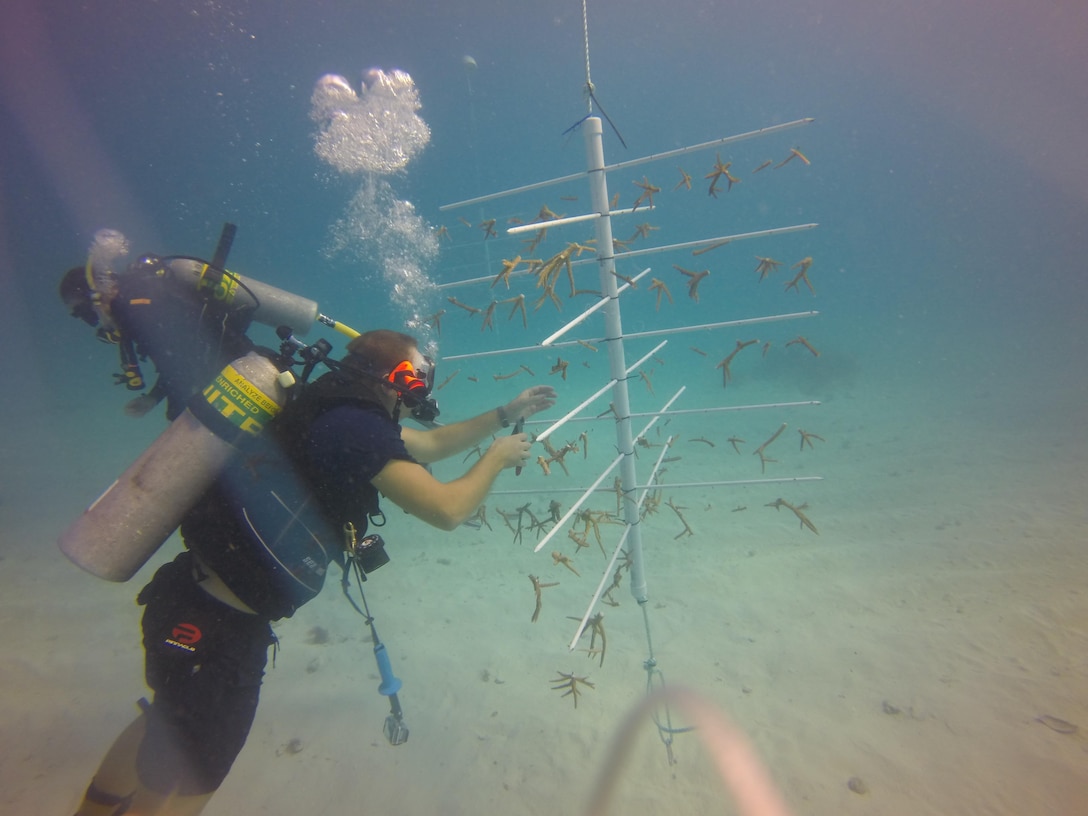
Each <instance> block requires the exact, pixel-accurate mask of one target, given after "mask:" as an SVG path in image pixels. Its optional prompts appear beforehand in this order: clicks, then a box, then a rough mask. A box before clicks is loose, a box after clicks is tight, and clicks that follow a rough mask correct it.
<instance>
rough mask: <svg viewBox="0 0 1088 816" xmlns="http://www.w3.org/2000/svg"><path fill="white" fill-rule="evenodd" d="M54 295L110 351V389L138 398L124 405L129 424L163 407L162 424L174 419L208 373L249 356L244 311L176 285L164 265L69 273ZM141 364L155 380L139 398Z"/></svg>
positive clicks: (147, 262)
mask: <svg viewBox="0 0 1088 816" xmlns="http://www.w3.org/2000/svg"><path fill="white" fill-rule="evenodd" d="M88 266H89V265H88ZM59 291H60V297H61V300H62V301H63V302H64V305H65V306H66V307H67V308H68V310H69V312H70V314H71V315H72V317H78V318H80V319H81V320H83V321H84V322H86V323H87V324H89V325H90V326H93V327H96V328H97V329H98V338H99V340H102V341H103V342H106V343H116V344H117V346H118V348H119V349H120V356H121V373H120V374H115V375H114V378H115V379H116V383H117V384H118V385H120V384H122V383H123V384H124V385H125V387H126V388H127V389H128V390H129V391H141V392H145V393H142V394H140V396H138V397H136V398H135V399H132V400H130V401H129V402H128V403H127V404H126V405H125V413H126V414H128V415H129V416H143V415H144V414H146V413H147V412H148V411H150V410H151V409H152V408H154V407H155V406H156V405H158V404H159V403H160V402H161V401H162V400H164V399H165V400H166V418H167V419H169V420H173V419H175V418H176V417H177V416H178V414H180V413H181V412H182V411H183V410H184V409H185V404H186V402H187V401H188V399H189V398H190V397H191V396H192V395H193V394H195V393H197V392H198V391H200V390H201V389H202V388H203V387H204V386H205V385H207V383H208V381H209V380H211V378H212V377H214V376H215V374H216V372H218V371H219V370H221V369H222V368H223V366H224V365H226V364H227V363H229V362H230V361H231V360H234V359H237V358H238V357H241V356H242V355H244V354H245V353H246V352H248V351H251V350H253V349H254V344H253V343H252V342H251V341H250V340H249V338H248V337H246V331H247V330H248V328H249V325H250V322H251V320H252V309H251V308H249V307H246V306H238V305H237V304H224V303H222V302H221V301H217V300H216V299H214V298H213V297H210V296H208V295H207V294H206V293H204V292H200V291H198V290H196V289H193V288H191V287H190V288H186V287H184V286H178V285H176V284H175V283H173V282H172V281H171V271H170V268H169V266H168V265H167V263H166V262H165V261H164V260H163V259H161V258H159V257H157V256H154V255H145V256H143V257H142V258H140V259H139V260H137V261H136V262H135V263H133V264H131V265H130V266H129V267H128V268H127V269H126V270H125V271H123V272H121V273H118V274H114V273H113V272H109V271H104V272H103V271H98V272H93V271H91V270H89V268H88V267H82V266H77V267H73V268H72V269H70V270H68V272H67V273H65V275H64V277H63V278H62V279H61V282H60V287H59ZM143 360H151V362H152V363H153V364H154V366H155V370H156V372H157V373H158V377H157V380H156V382H155V384H154V386H153V387H152V388H151V389H150V390H147V391H145V388H146V383H145V381H144V378H143V374H142V372H141V371H140V361H143Z"/></svg>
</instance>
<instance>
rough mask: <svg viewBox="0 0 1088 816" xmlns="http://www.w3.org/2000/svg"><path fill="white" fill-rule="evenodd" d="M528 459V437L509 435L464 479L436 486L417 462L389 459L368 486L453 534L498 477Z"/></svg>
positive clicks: (522, 434)
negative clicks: (372, 486)
mask: <svg viewBox="0 0 1088 816" xmlns="http://www.w3.org/2000/svg"><path fill="white" fill-rule="evenodd" d="M491 413H494V411H492V412H491ZM477 419H478V417H477ZM468 422H469V423H472V422H473V420H468ZM495 422H497V420H495ZM459 424H460V423H459ZM528 458H529V437H528V435H527V434H524V433H520V434H512V435H510V436H500V437H499V438H498V439H496V440H495V441H494V442H493V443H492V444H491V447H489V448H488V449H487V451H486V452H485V453H484V455H483V456H482V457H480V458H479V459H478V460H477V461H476V462H475V464H473V465H472V467H471V468H469V469H468V472H466V473H465V475H464V476H461V477H460V478H457V479H454V480H453V481H452V482H440V481H439V480H438V479H436V478H434V476H432V475H431V474H430V473H429V472H428V471H427V469H426V468H424V467H423V466H422V465H420V464H418V463H417V462H411V461H408V460H407V459H392V460H390V461H389V462H387V463H386V465H385V467H383V468H382V469H381V471H380V472H379V473H378V475H377V476H375V477H374V478H373V479H371V484H373V485H374V487H376V488H378V490H380V491H381V492H382V494H383V495H384V496H385V497H386V498H387V499H389V500H390V501H392V502H393V503H394V504H396V505H397V506H398V507H400V508H402V509H403V510H406V511H407V512H409V513H411V514H412V515H413V516H416V517H417V518H419V519H421V520H422V521H425V522H427V523H428V524H430V525H433V526H434V527H438V528H439V529H440V530H455V529H457V527H458V526H460V525H461V524H462V523H464V522H465V520H466V519H468V518H469V517H470V516H472V514H473V513H475V512H476V508H477V507H479V506H480V503H481V502H482V501H483V500H484V499H485V498H486V497H487V494H488V491H490V490H491V485H492V484H494V482H495V479H496V478H497V477H498V475H499V473H501V472H502V471H503V470H504V469H505V468H509V467H516V466H518V465H524V464H525V462H526V461H527V460H528Z"/></svg>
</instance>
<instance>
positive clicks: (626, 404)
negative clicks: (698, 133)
mask: <svg viewBox="0 0 1088 816" xmlns="http://www.w3.org/2000/svg"><path fill="white" fill-rule="evenodd" d="M812 121H814V120H813V119H811V118H806V119H798V120H795V121H792V122H786V123H784V124H781V125H774V126H771V127H767V128H761V129H759V130H754V131H748V132H747V133H741V134H738V135H736V136H728V137H725V138H722V139H717V140H714V141H711V142H704V143H701V144H698V145H692V146H690V147H685V148H679V149H677V150H671V151H667V152H665V153H659V154H651V155H650V156H646V157H643V158H641V159H634V160H631V161H627V162H621V163H619V164H615V165H611V166H606V165H605V163H604V148H603V141H602V134H603V129H602V125H601V120H600V118H598V117H596V116H590V117H588V118H587V119H585V120H584V121H583V122H582V132H583V135H584V137H585V150H586V168H587V169H586V171H585V173H574V174H571V175H568V176H562V177H560V178H555V179H550V180H548V181H543V182H538V183H536V184H530V185H525V186H522V187H517V188H514V189H510V190H505V191H503V192H498V193H492V194H490V195H486V196H480V197H478V198H472V199H467V200H465V201H460V202H456V203H453V204H446V205H443V206H442V207H440V208H439V209H440V210H442V211H446V210H451V209H455V208H458V207H463V206H468V205H470V204H481V203H484V202H487V201H493V200H496V199H499V198H503V197H505V196H508V195H514V194H516V193H523V192H530V191H533V190H538V189H542V188H544V187H548V186H551V185H554V184H559V183H562V182H566V181H574V180H577V179H579V178H582V177H583V176H584V177H586V178H587V179H588V181H589V186H590V198H591V208H592V212H590V213H586V214H584V215H579V216H572V217H568V218H561V219H553V220H551V221H540V222H535V223H533V224H526V225H522V226H519V227H514V228H511V229H509V230H508V231H507V232H508V233H509V234H517V233H519V232H526V231H530V230H534V229H540V228H551V227H558V226H563V225H565V224H571V223H582V222H586V221H593V222H594V227H595V233H596V235H595V237H596V246H597V248H598V249H597V257H596V261H597V263H598V277H599V280H600V291H601V292H602V297H601V299H600V300H599V301H598V302H597V303H595V304H593V306H591V307H590V308H589V309H587V310H586V311H585V312H583V314H582V315H580V316H579V317H578V318H575V319H574V320H572V321H570V322H569V323H567V324H566V325H565V326H563V327H562V328H561V329H560V330H558V331H557V332H555V333H554V334H552V335H551V336H550V337H548V338H547V340H545V341H543V342H541V343H540V344H539V345H537V346H527V347H521V348H506V349H496V350H492V351H486V352H477V353H470V354H462V355H451V356H449V357H446V358H444V359H445V360H449V361H452V360H457V359H467V358H472V357H484V356H490V355H494V354H507V353H512V352H518V351H535V350H540V349H544V348H548V347H551V348H558V347H562V346H566V345H574V344H575V343H577V342H578V341H570V342H569V343H556V340H557V339H558V338H559V337H561V336H562V335H563V334H565V333H566V332H568V331H570V330H571V329H573V328H574V327H575V326H577V325H579V324H580V323H581V322H583V321H584V320H585V319H586V318H588V317H589V316H590V315H591V314H593V313H594V312H596V311H598V310H602V311H603V312H604V321H605V336H604V337H603V338H599V339H597V340H595V341H594V342H597V343H603V344H606V346H607V349H608V359H609V368H610V373H611V377H610V380H609V382H608V383H607V384H606V385H605V386H604V387H603V388H601V389H600V390H598V391H597V392H596V393H594V394H593V395H592V396H591V397H590V398H589V399H587V400H585V401H584V402H582V403H581V404H580V405H579V406H578V407H577V408H575V409H574V410H573V411H571V412H569V413H568V414H567V415H566V416H564V417H563V418H562V419H560V420H559V421H558V422H555V423H552V424H551V425H550V426H549V428H548V429H547V430H546V431H545V432H544V433H543V434H541V436H539V437H537V438H538V439H539V438H543V437H544V436H546V435H548V434H551V433H553V432H554V431H555V430H557V429H558V428H559V427H560V426H561V425H563V424H565V423H566V422H568V421H570V420H572V419H575V418H576V414H577V413H578V411H580V410H582V409H583V408H584V407H586V406H587V405H589V404H590V403H592V402H593V401H594V400H595V399H597V398H598V397H600V396H601V395H602V394H603V393H604V392H605V391H607V390H608V389H609V388H611V389H612V404H613V407H614V411H615V415H616V417H617V419H616V447H617V450H619V451H620V454H619V455H618V456H617V457H616V459H615V460H614V461H613V462H612V463H611V464H610V465H609V466H608V467H607V468H606V469H605V470H604V472H603V473H602V474H601V475H600V476H599V477H598V479H597V480H596V481H595V482H594V483H593V484H592V485H591V486H590V487H589V488H588V489H586V490H584V492H583V495H582V497H581V498H580V499H579V500H578V501H577V502H576V503H575V504H574V505H573V506H572V507H571V509H570V510H569V511H568V512H567V513H566V515H565V516H564V517H563V518H562V519H561V520H560V522H559V523H557V524H556V525H555V528H554V529H553V530H552V531H551V534H554V532H555V531H556V530H558V529H561V528H562V527H563V524H564V523H565V522H566V521H568V520H569V519H570V518H571V517H572V516H573V514H574V512H575V511H576V510H577V509H578V507H579V506H580V505H581V503H582V502H584V501H585V499H586V498H588V496H589V495H591V494H592V493H593V492H594V491H595V490H597V489H600V484H601V482H603V481H604V479H605V478H607V476H608V474H610V473H611V472H612V471H613V470H614V469H615V468H616V467H617V466H619V467H620V486H621V490H622V493H623V497H624V502H623V511H624V522H625V524H626V529H625V530H624V533H623V535H622V536H621V539H620V542H619V545H618V546H617V547H616V549H615V551H614V552H613V555H612V563H610V564H609V568H608V569H607V570H606V571H605V573H604V577H603V578H602V582H601V586H599V587H598V589H597V592H596V593H595V595H594V597H593V599H592V601H591V603H590V605H589V609H588V610H587V612H586V615H585V616H583V618H582V620H581V623H580V625H579V627H578V631H577V633H576V634H575V636H574V639H573V640H572V641H571V644H570V649H571V650H573V649H574V648H575V645H576V644H577V642H578V638H579V636H580V635H581V632H582V630H583V628H584V627H585V621H586V620H587V619H588V617H589V615H590V614H591V612H592V610H593V607H594V606H595V605H596V603H597V601H598V600H599V598H600V593H601V589H602V588H603V583H604V581H605V580H606V579H607V578H608V576H609V575H610V574H611V570H612V564H613V563H614V562H615V559H616V556H617V555H618V554H619V549H620V547H622V546H623V544H624V543H629V545H630V546H629V550H628V556H629V558H630V560H631V570H630V574H631V594H632V595H633V596H634V598H635V600H636V601H637V602H638V603H639V604H644V603H646V601H647V600H648V595H647V587H646V576H645V569H644V562H643V553H642V533H641V527H640V523H641V522H640V518H639V515H640V506H641V503H642V501H641V500H642V498H644V496H645V494H646V492H648V490H649V489H650V488H651V487H656V485H654V484H653V479H652V478H651V479H650V480H648V483H647V484H645V485H639V484H638V483H637V482H638V480H637V473H636V471H635V459H636V457H635V452H634V444H635V439H636V436H635V435H634V434H633V433H632V432H631V419H632V418H633V417H634V416H636V414H632V412H631V407H630V395H629V393H628V388H627V377H628V374H629V371H630V370H631V369H633V368H637V365H638V364H636V365H635V366H631V367H630V369H629V368H628V367H627V365H626V356H625V352H624V346H623V341H624V339H625V337H624V334H623V325H622V319H621V317H620V309H619V296H620V294H621V293H622V292H624V291H626V290H627V289H628V288H629V286H628V284H624V285H623V286H622V287H620V286H619V285H618V283H617V280H618V278H617V276H616V275H615V274H614V273H615V269H616V264H615V257H614V256H613V254H612V253H611V252H610V251H609V249H608V248H610V247H612V246H613V243H612V216H613V215H629V214H632V213H634V212H635V209H630V210H617V211H612V210H611V209H610V208H609V202H608V183H607V173H608V172H609V171H612V170H619V169H625V168H628V167H634V166H637V165H640V164H645V163H647V162H651V161H656V160H659V159H666V158H671V157H674V156H679V155H683V154H686V153H692V152H695V151H699V150H706V149H708V148H712V147H720V146H722V145H725V144H731V143H733V142H738V141H742V140H744V139H749V138H752V137H755V136H764V135H768V134H770V133H776V132H779V131H783V130H787V129H791V128H795V127H798V126H801V125H807V124H810V123H811V122H812ZM643 209H647V208H643ZM816 226H817V225H816V224H798V225H795V226H791V227H780V228H775V229H768V230H759V231H756V232H750V233H742V234H737V235H731V236H724V237H721V238H712V239H704V240H699V241H691V242H687V243H684V244H676V245H670V246H662V247H653V248H648V249H643V250H636V251H633V252H627V253H624V257H625V258H627V257H634V256H637V255H644V254H649V253H655V252H664V251H666V250H671V249H681V248H688V247H696V246H706V245H710V244H715V243H723V242H726V241H734V240H742V239H746V238H756V237H767V236H771V235H780V234H785V233H789V232H797V231H801V230H808V229H813V228H814V227H816ZM602 252H607V253H608V254H602ZM587 262H589V261H576V262H574V263H577V264H581V263H587ZM572 265H573V264H572ZM648 272H649V269H645V270H643V271H642V272H641V273H640V274H639V275H638V277H639V278H641V277H642V276H644V275H645V274H647V273H648ZM487 280H491V277H490V276H485V277H482V278H473V279H467V280H462V281H457V282H454V283H448V284H443V285H442V287H441V288H448V287H453V286H461V285H467V284H471V283H477V282H482V281H487ZM817 314H819V313H818V312H815V311H809V312H798V313H792V314H782V315H773V316H769V317H761V318H748V319H744V320H736V321H724V322H720V323H713V324H706V325H702V326H685V327H677V328H674V329H661V330H656V331H649V332H639V333H635V334H631V335H628V336H627V338H626V339H630V338H633V337H650V336H660V335H662V334H670V333H674V332H683V331H694V330H698V329H712V328H721V327H725V326H737V325H749V324H753V323H763V322H772V321H779V320H790V319H796V318H802V317H812V316H815V315H817ZM662 345H663V344H662ZM658 348H660V346H658V347H656V348H655V349H654V351H657V349H658ZM650 353H651V354H653V352H650ZM644 359H645V358H644ZM682 390H683V389H681V392H682ZM679 396H680V393H679V392H678V393H677V394H676V395H674V396H673V398H672V399H671V400H669V402H668V404H667V405H666V406H665V407H664V408H662V410H661V411H659V412H653V413H652V414H649V416H652V417H654V419H653V420H651V422H650V423H649V425H647V426H646V428H644V429H643V431H642V432H641V433H640V434H639V435H640V436H641V435H642V434H644V433H645V432H646V430H647V429H648V428H649V427H650V425H652V424H653V423H654V422H655V421H656V419H657V418H658V417H660V416H663V415H665V414H666V413H668V412H669V411H668V409H669V407H670V406H671V405H672V403H673V402H674V401H675V400H676V399H677V398H678V397H679ZM818 404H819V403H818V402H801V403H782V404H780V405H782V406H785V405H789V406H791V407H792V406H794V405H818ZM762 407H771V406H739V407H736V408H722V409H696V410H746V409H750V408H762ZM678 413H679V412H678ZM685 413H686V412H685ZM646 415H647V414H639V415H638V416H646ZM656 471H657V466H655V468H654V472H655V473H656ZM819 479H820V477H794V478H793V479H788V480H787V479H783V480H781V481H810V480H812V481H815V480H819ZM756 481H757V480H752V481H739V482H736V484H749V483H755V482H756ZM758 481H759V482H762V481H779V480H774V479H768V480H758ZM726 484H732V483H731V482H704V483H686V484H683V485H672V486H673V487H696V486H714V485H726ZM638 491H641V492H642V495H641V496H638V495H637V492H638ZM503 492H506V491H503ZM551 534H549V535H548V536H546V537H545V538H544V540H543V541H541V542H540V543H539V544H538V546H537V547H536V549H535V551H536V552H538V551H539V550H540V549H541V548H542V547H543V546H544V544H545V543H546V542H547V541H548V540H549V539H550V537H551Z"/></svg>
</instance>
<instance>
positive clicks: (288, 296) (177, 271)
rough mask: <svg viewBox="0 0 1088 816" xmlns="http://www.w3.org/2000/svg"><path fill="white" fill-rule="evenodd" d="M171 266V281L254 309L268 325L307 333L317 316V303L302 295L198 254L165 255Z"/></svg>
mask: <svg viewBox="0 0 1088 816" xmlns="http://www.w3.org/2000/svg"><path fill="white" fill-rule="evenodd" d="M162 260H163V262H164V264H165V266H166V267H167V268H168V269H169V270H170V281H171V282H173V283H174V284H175V285H177V286H178V287H179V288H181V289H187V290H189V291H190V292H191V291H194V290H195V291H196V292H198V293H200V294H202V295H205V296H207V297H210V298H211V299H212V300H217V301H220V302H222V303H223V305H224V306H232V305H233V306H237V307H241V308H249V309H252V310H253V312H252V313H253V319H254V320H256V321H257V322H258V323H263V324H264V325H266V326H272V327H276V326H290V327H291V328H292V329H293V330H294V331H296V332H297V333H298V334H306V333H307V332H309V331H310V329H311V327H313V325H314V322H315V321H316V320H317V319H318V313H317V303H315V302H314V301H312V300H310V299H309V298H304V297H302V296H301V295H296V294H292V293H291V292H287V291H284V290H283V289H278V288H276V287H275V286H271V285H269V284H267V283H261V282H260V281H258V280H253V279H252V278H247V277H245V276H244V275H239V274H237V273H235V272H228V271H225V270H223V269H222V268H221V267H216V266H215V263H214V261H213V262H212V263H211V264H209V263H206V262H205V261H201V260H199V259H197V258H187V257H171V258H163V259H162Z"/></svg>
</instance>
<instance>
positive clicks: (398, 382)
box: [386, 357, 439, 422]
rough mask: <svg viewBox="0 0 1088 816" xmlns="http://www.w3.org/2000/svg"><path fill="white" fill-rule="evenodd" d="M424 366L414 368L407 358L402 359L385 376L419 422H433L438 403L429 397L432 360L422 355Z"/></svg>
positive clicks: (432, 382)
mask: <svg viewBox="0 0 1088 816" xmlns="http://www.w3.org/2000/svg"><path fill="white" fill-rule="evenodd" d="M423 359H424V361H425V362H426V367H425V368H424V367H420V368H418V369H417V368H416V367H415V366H414V365H412V363H411V362H410V361H409V360H402V361H401V362H400V363H398V364H397V365H396V366H394V367H393V370H392V371H390V372H389V374H388V375H387V376H386V380H387V381H388V382H389V384H390V385H391V386H392V387H393V390H394V391H396V392H397V395H398V396H399V397H400V401H401V402H402V403H404V405H405V406H406V407H407V408H410V409H411V411H412V416H413V417H415V418H416V419H418V420H419V421H420V422H433V421H434V419H435V417H437V416H438V414H439V410H438V403H437V402H435V400H434V399H433V398H432V397H431V390H432V389H433V388H434V360H432V359H431V358H430V357H424V358H423Z"/></svg>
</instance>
